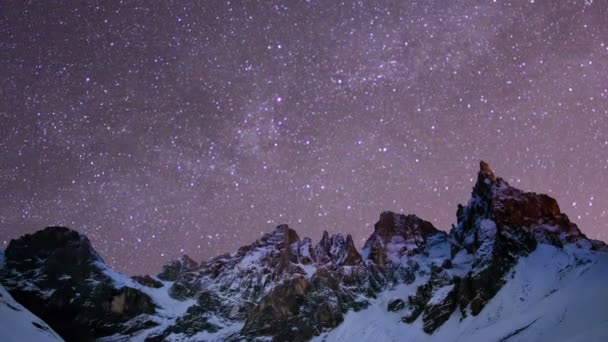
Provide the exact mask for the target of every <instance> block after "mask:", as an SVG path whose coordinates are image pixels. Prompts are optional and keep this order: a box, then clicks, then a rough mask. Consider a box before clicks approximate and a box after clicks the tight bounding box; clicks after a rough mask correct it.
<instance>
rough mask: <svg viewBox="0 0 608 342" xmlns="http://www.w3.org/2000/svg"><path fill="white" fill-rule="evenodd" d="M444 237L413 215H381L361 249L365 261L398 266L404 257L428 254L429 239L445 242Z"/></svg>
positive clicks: (443, 233) (442, 233)
mask: <svg viewBox="0 0 608 342" xmlns="http://www.w3.org/2000/svg"><path fill="white" fill-rule="evenodd" d="M445 237H446V234H445V232H442V231H440V230H438V229H437V228H435V227H434V226H433V225H432V224H431V223H430V222H427V221H425V220H423V219H421V218H419V217H417V216H416V215H401V214H396V213H393V212H390V211H386V212H383V213H382V214H381V215H380V220H379V221H378V223H376V224H375V225H374V233H373V234H372V235H371V236H370V237H369V239H368V240H367V242H365V245H364V247H363V254H364V255H366V256H367V257H368V260H370V261H372V262H374V263H376V264H378V265H381V266H384V265H385V264H387V263H392V264H399V263H400V262H401V259H402V258H403V257H404V256H408V255H409V256H412V255H415V254H418V253H422V252H425V251H427V249H428V247H429V246H428V241H429V240H445Z"/></svg>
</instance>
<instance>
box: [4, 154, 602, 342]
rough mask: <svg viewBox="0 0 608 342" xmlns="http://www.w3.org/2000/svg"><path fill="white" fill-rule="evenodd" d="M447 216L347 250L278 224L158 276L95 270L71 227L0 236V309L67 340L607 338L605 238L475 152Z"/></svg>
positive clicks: (382, 231)
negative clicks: (462, 193) (1, 244)
mask: <svg viewBox="0 0 608 342" xmlns="http://www.w3.org/2000/svg"><path fill="white" fill-rule="evenodd" d="M456 222H457V223H456V225H455V226H453V227H452V229H451V230H450V231H449V232H447V233H446V232H444V231H441V230H438V229H437V228H436V227H434V226H433V225H432V224H431V223H430V222H428V221H425V220H423V219H421V218H419V217H417V216H415V215H411V214H410V215H404V214H397V213H393V212H383V213H382V214H381V215H380V218H379V220H378V222H377V223H376V224H375V225H374V231H373V232H372V233H371V235H370V237H369V238H368V239H367V241H366V242H365V245H364V247H363V248H362V249H361V250H360V251H359V250H357V248H356V247H355V244H354V242H353V239H352V237H351V236H350V235H347V236H346V237H344V236H343V235H342V234H334V235H330V234H329V233H328V232H323V235H322V236H321V238H320V240H319V241H318V243H316V244H314V243H313V241H312V240H311V239H309V238H300V236H299V235H298V234H297V233H296V231H295V230H293V229H292V228H290V227H289V226H287V225H280V226H278V227H277V228H276V229H275V230H274V231H272V232H270V233H267V234H265V235H264V236H262V237H261V238H260V239H259V240H257V241H254V242H253V243H251V244H250V245H247V246H243V247H241V248H239V249H238V250H237V251H236V252H234V253H227V254H223V255H220V256H217V257H215V258H213V259H211V260H209V261H206V262H201V263H200V264H199V263H197V262H196V261H194V260H192V259H190V258H189V257H187V256H183V257H182V258H180V259H178V260H175V261H173V262H170V263H168V264H166V265H164V266H163V268H162V271H161V273H160V274H159V275H158V276H157V277H151V276H138V277H133V278H129V277H127V276H124V275H121V274H119V273H116V272H113V271H112V270H110V269H109V268H108V267H107V265H105V263H104V262H103V260H102V258H101V257H100V256H99V255H98V254H97V253H96V252H95V250H94V249H93V247H92V246H91V243H90V242H89V240H88V239H87V238H86V237H85V236H83V235H80V234H79V233H77V232H76V231H73V230H70V229H68V228H64V227H49V228H46V229H44V230H42V231H39V232H37V233H35V234H32V235H25V236H23V237H21V238H19V239H17V240H13V241H11V243H10V244H9V246H8V248H7V249H6V251H5V254H4V257H3V258H2V259H0V261H1V263H0V282H1V283H2V286H4V287H5V288H6V290H7V291H8V292H6V291H4V290H3V292H2V293H6V295H3V297H7V299H5V300H4V302H2V303H13V302H12V301H13V298H14V301H16V302H18V303H19V304H20V305H22V306H23V307H25V308H26V309H27V310H29V311H31V313H33V314H31V315H30V316H31V317H33V318H31V320H32V324H33V326H34V328H35V329H42V330H41V331H39V332H38V333H39V334H40V333H43V334H46V335H45V336H46V337H48V338H50V339H59V337H58V336H57V335H56V334H55V333H54V332H53V330H54V331H55V332H57V334H59V335H60V336H61V337H62V338H64V339H66V340H74V341H75V340H92V339H100V340H102V341H122V340H131V339H137V340H146V341H241V340H248V341H249V340H253V341H255V340H260V341H262V340H263V341H266V340H274V341H306V340H311V339H314V340H319V341H343V340H371V339H373V340H376V341H384V340H387V341H390V340H404V339H407V340H411V341H435V340H437V341H442V340H446V339H447V340H458V341H460V340H462V341H469V340H474V341H516V340H517V341H527V340H551V339H559V340H580V341H587V340H598V339H603V338H606V337H607V336H608V324H607V323H606V321H605V317H608V306H606V305H605V304H604V303H603V302H602V301H601V300H599V299H601V298H606V297H607V296H608V274H607V273H606V272H605V271H606V269H608V247H606V245H605V244H604V243H603V242H600V241H595V240H591V239H588V238H587V237H586V236H585V235H584V234H583V233H582V232H581V231H580V229H579V228H578V227H577V226H576V224H574V223H572V222H571V221H570V220H569V218H568V216H566V215H565V214H564V213H562V212H561V210H560V208H559V205H558V204H557V201H555V199H553V198H551V197H549V196H547V195H543V194H536V193H532V192H525V191H521V190H519V189H516V188H514V187H512V186H510V185H509V184H508V183H507V182H506V181H505V180H503V179H502V178H500V177H497V176H496V175H495V174H494V172H493V171H492V169H491V167H490V165H489V164H487V163H485V162H483V161H482V162H480V170H479V172H478V174H477V181H476V183H475V185H474V187H473V190H472V193H471V198H470V199H469V200H468V202H467V204H466V205H465V206H462V205H459V206H458V209H457V213H456ZM9 296H12V298H8V297H9ZM2 303H0V304H2ZM7 305H8V304H7ZM11 305H12V306H11V307H16V305H17V304H11ZM24 310H25V309H24ZM2 314H3V315H10V316H11V318H14V317H16V316H14V315H17V314H16V313H15V310H8V309H7V310H2ZM29 314H30V313H28V315H29ZM34 314H35V315H36V316H38V317H39V318H40V319H41V321H40V320H37V318H36V317H35V316H34ZM30 316H27V317H30ZM6 318H7V319H6V321H8V318H9V317H6ZM13 320H14V319H13ZM2 321H3V322H4V321H5V317H3V318H2ZM38 326H40V328H38ZM34 328H31V327H30V328H28V329H27V330H28V331H25V330H26V329H25V328H24V331H23V334H24V335H23V336H30V335H26V334H30V333H31V331H29V330H32V329H34ZM20 329H21V328H20ZM5 331H7V330H0V337H6V338H8V337H9V335H8V333H5ZM18 333H19V332H17V334H18ZM1 334H5V335H6V336H1ZM10 336H15V332H14V331H11V335H10Z"/></svg>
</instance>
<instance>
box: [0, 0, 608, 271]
mask: <svg viewBox="0 0 608 342" xmlns="http://www.w3.org/2000/svg"><path fill="white" fill-rule="evenodd" d="M121 2H122V1H121ZM77 3H78V2H77ZM74 4H76V3H74ZM0 15H1V18H0V75H1V77H0V85H1V87H0V120H1V121H0V123H1V124H0V156H1V164H0V181H1V183H0V194H1V195H0V196H1V197H0V199H1V201H2V202H1V205H0V243H1V244H0V247H1V246H4V247H6V246H7V244H8V242H9V241H10V239H11V238H16V237H18V236H20V235H22V234H24V233H28V232H33V231H35V230H37V229H40V228H43V227H45V226H48V225H66V226H69V227H72V228H74V229H77V230H79V231H81V232H83V233H85V234H86V235H87V236H89V238H90V239H91V240H92V242H93V244H94V247H95V248H96V249H97V250H98V251H99V252H100V253H101V254H102V256H103V257H104V258H105V260H106V262H108V263H109V264H111V265H112V266H114V267H116V268H117V269H119V270H121V271H125V272H128V273H153V274H155V273H156V272H157V271H158V270H159V269H160V265H161V264H162V263H163V262H165V261H167V260H169V259H172V258H175V257H177V256H179V255H180V254H181V253H186V254H188V255H190V256H192V257H193V258H195V259H196V260H203V259H208V258H210V257H212V256H215V255H218V254H221V253H224V252H229V251H233V250H235V249H236V248H238V247H239V246H241V245H244V244H248V243H251V242H252V241H253V240H255V239H256V238H258V237H259V236H260V234H262V233H263V232H267V231H270V230H272V229H273V228H274V227H275V226H276V225H278V224H280V223H288V224H290V225H291V226H292V227H293V228H295V229H296V230H297V231H298V232H299V234H300V235H301V236H310V237H311V238H313V240H317V239H319V238H320V235H321V232H322V231H323V230H328V231H330V232H342V233H345V234H346V233H350V234H353V237H354V238H355V240H356V241H357V243H359V244H361V243H362V241H364V239H365V238H367V237H368V236H369V235H370V233H371V232H372V230H373V223H374V222H375V221H376V220H377V219H378V216H379V214H380V212H382V211H384V210H393V211H402V212H405V213H415V214H417V215H418V216H420V217H422V218H425V219H427V220H429V221H431V222H432V223H433V224H435V225H436V226H437V227H438V228H441V229H446V230H447V229H449V228H450V226H451V224H452V223H454V222H455V220H456V217H455V216H456V215H455V213H456V206H457V204H458V203H466V201H467V200H468V198H469V196H470V191H471V187H472V185H473V182H474V177H476V171H477V169H478V161H479V160H480V159H483V160H486V161H488V162H489V163H490V164H491V165H492V166H493V168H494V170H495V172H496V173H497V174H498V175H499V176H502V177H503V178H505V179H506V180H507V181H509V182H510V183H511V184H512V185H514V186H516V187H518V188H521V189H524V190H530V191H536V192H543V193H548V194H550V195H551V196H553V197H555V198H556V199H557V200H558V202H559V203H560V206H561V208H562V210H563V211H564V212H565V213H566V214H568V215H569V216H570V218H571V219H572V220H573V221H574V222H576V223H578V224H579V226H580V228H581V230H583V232H584V233H586V234H587V235H588V236H589V237H592V238H598V239H603V240H607V239H608V212H607V210H608V190H606V189H608V177H607V176H608V20H607V18H608V3H607V2H606V1H592V0H586V1H585V0H576V1H545V0H536V1H502V0H495V1H491V0H490V1H416V2H413V1H385V2H384V3H381V2H379V1H369V2H352V3H351V2H341V3H338V2H336V1H286V2H279V1H259V2H254V1H224V2H220V1H196V2H179V1H160V2H158V1H155V2H150V1H128V2H127V1H125V2H124V3H122V4H121V3H119V2H118V1H108V2H100V3H97V2H95V3H93V2H91V3H90V4H85V2H79V4H78V5H77V7H69V6H68V5H66V4H60V3H59V2H57V3H56V2H54V1H40V2H30V1H27V2H25V1H11V2H4V3H2V4H1V5H0Z"/></svg>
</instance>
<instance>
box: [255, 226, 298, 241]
mask: <svg viewBox="0 0 608 342" xmlns="http://www.w3.org/2000/svg"><path fill="white" fill-rule="evenodd" d="M259 241H260V242H261V243H262V244H279V243H285V244H286V245H287V246H288V245H291V244H292V243H294V242H299V241H300V237H299V236H298V233H297V232H296V231H295V230H294V229H292V228H290V227H289V226H288V225H287V224H280V225H278V226H277V227H276V228H275V229H274V230H273V231H272V232H270V233H266V234H264V236H262V238H261V239H260V240H259Z"/></svg>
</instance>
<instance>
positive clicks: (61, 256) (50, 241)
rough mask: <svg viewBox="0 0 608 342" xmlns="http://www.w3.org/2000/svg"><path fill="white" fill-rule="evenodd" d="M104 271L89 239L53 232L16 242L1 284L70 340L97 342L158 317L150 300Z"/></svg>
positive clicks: (56, 229)
mask: <svg viewBox="0 0 608 342" xmlns="http://www.w3.org/2000/svg"><path fill="white" fill-rule="evenodd" d="M104 267H105V265H104V264H103V260H102V259H101V258H100V257H99V255H98V254H97V253H96V252H95V251H94V250H93V248H92V247H91V243H90V242H89V240H88V239H87V238H86V237H85V236H83V235H80V234H78V233H77V232H75V231H72V230H70V229H68V228H64V227H49V228H46V229H44V230H42V231H39V232H37V233H35V234H32V235H25V236H23V237H21V238H20V239H17V240H12V241H11V242H10V244H9V245H8V247H7V249H6V251H5V264H4V266H3V267H2V269H1V270H0V280H1V282H2V285H4V286H5V287H6V288H7V290H8V291H9V292H10V294H11V295H12V296H13V297H14V298H15V300H17V301H18V302H19V303H21V304H22V305H23V306H25V307H26V308H27V309H28V310H30V311H31V312H32V313H34V314H35V315H37V316H38V317H40V318H41V319H43V320H44V321H45V322H47V323H48V324H49V325H50V326H51V327H52V328H53V329H54V330H55V331H56V332H57V333H58V334H59V335H61V336H62V337H63V338H65V339H66V340H91V339H93V338H96V337H100V336H107V335H111V334H114V333H116V332H119V331H121V330H122V329H123V328H124V326H123V325H122V324H123V323H126V322H127V321H128V320H130V319H131V318H133V317H136V316H138V315H140V314H150V313H154V312H155V306H154V304H153V302H152V301H151V299H150V298H149V297H148V296H147V295H146V294H144V293H142V292H140V291H138V290H136V289H132V288H129V287H121V286H117V285H116V284H115V283H114V281H113V280H112V279H111V278H110V277H109V276H107V275H106V274H105V273H104Z"/></svg>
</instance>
